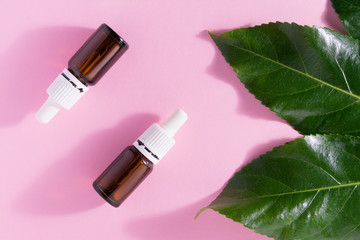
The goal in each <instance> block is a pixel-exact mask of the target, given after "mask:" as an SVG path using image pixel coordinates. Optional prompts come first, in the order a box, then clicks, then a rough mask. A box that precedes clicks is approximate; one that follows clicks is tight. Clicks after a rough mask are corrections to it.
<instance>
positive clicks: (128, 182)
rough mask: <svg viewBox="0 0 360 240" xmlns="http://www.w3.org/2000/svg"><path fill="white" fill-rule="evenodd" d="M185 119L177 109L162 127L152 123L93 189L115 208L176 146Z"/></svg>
mask: <svg viewBox="0 0 360 240" xmlns="http://www.w3.org/2000/svg"><path fill="white" fill-rule="evenodd" d="M186 120H187V115H186V113H185V112H184V111H183V110H181V109H179V110H177V111H176V112H174V113H173V114H172V115H171V116H170V118H168V119H167V120H166V121H165V122H164V123H163V124H162V125H158V124H157V123H154V124H152V125H151V126H150V127H149V128H148V129H147V130H146V131H145V132H144V133H143V134H142V135H141V136H140V137H139V138H138V139H137V140H136V141H135V142H134V144H133V145H132V146H128V147H127V148H125V149H124V151H122V153H120V155H119V156H118V157H117V158H116V159H115V160H114V161H113V162H112V163H111V164H110V165H109V167H108V168H106V169H105V171H104V172H103V173H102V174H101V175H100V176H99V177H98V178H97V179H96V180H95V181H94V183H93V187H94V188H95V190H96V191H97V192H98V193H99V194H100V196H101V197H102V198H104V199H105V200H106V201H107V202H108V203H110V204H111V205H112V206H114V207H118V206H119V205H120V204H121V203H122V202H123V201H124V200H125V199H126V198H127V197H128V196H129V195H130V193H131V192H132V191H133V190H134V189H135V188H136V187H137V186H138V185H139V184H140V183H141V182H142V181H143V180H144V179H145V178H146V177H147V176H148V175H149V174H150V172H151V171H152V169H153V165H154V164H157V163H158V162H159V161H160V160H161V159H162V158H163V157H164V155H165V154H166V153H167V152H168V151H169V150H170V148H171V147H172V146H173V145H174V144H175V140H174V139H173V136H174V135H175V133H176V132H177V131H178V130H179V128H180V127H181V126H182V125H183V124H184V123H185V121H186Z"/></svg>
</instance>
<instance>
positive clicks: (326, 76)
mask: <svg viewBox="0 0 360 240" xmlns="http://www.w3.org/2000/svg"><path fill="white" fill-rule="evenodd" d="M210 35H211V37H212V39H213V40H214V42H215V43H216V45H217V47H218V48H219V49H220V51H221V52H222V54H223V56H224V57H225V59H226V61H227V62H228V63H229V64H230V65H231V66H232V67H233V68H234V71H235V72H236V73H237V74H238V77H239V79H240V80H241V82H242V83H244V84H245V87H246V88H247V89H248V90H249V91H250V92H251V93H253V94H254V95H255V97H256V98H257V99H259V100H261V102H262V103H263V104H264V105H266V106H267V107H269V108H270V109H271V110H272V111H274V112H276V113H277V115H278V116H280V117H282V118H284V119H285V120H286V121H287V122H288V123H289V124H291V125H292V126H293V127H294V128H295V129H296V130H298V131H300V133H302V134H304V135H307V134H316V133H325V134H328V133H339V134H350V135H356V136H358V135H360V105H359V100H360V58H359V55H358V53H359V41H358V40H355V39H353V38H351V37H348V36H345V35H343V34H341V33H338V32H335V31H331V30H329V29H326V28H318V27H308V26H305V27H304V26H299V25H297V24H294V23H292V24H289V23H279V22H277V23H269V24H264V25H261V26H256V27H251V28H243V29H238V30H234V31H230V32H226V33H223V34H219V35H215V34H212V33H210Z"/></svg>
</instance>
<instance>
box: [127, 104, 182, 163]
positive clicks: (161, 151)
mask: <svg viewBox="0 0 360 240" xmlns="http://www.w3.org/2000/svg"><path fill="white" fill-rule="evenodd" d="M187 118H188V116H187V114H186V113H185V112H184V111H183V110H181V109H179V110H177V111H175V112H174V113H173V114H172V115H171V116H170V117H169V118H168V119H167V120H166V121H165V122H164V123H163V124H161V126H160V125H158V124H157V123H154V124H152V125H151V126H150V127H149V128H148V129H147V130H146V131H145V132H144V133H143V134H142V135H141V136H140V137H139V138H138V139H137V140H136V141H135V142H134V146H135V147H136V148H137V149H138V150H139V151H140V152H141V153H142V154H143V155H144V156H145V157H146V158H148V159H149V160H150V161H151V162H152V163H154V164H157V163H158V162H159V161H160V160H161V159H162V158H163V157H164V155H165V154H166V153H167V152H168V151H169V150H170V148H171V147H172V146H174V144H175V140H174V139H173V136H174V135H175V133H176V132H177V131H178V130H179V129H180V128H181V126H182V125H183V124H184V123H185V122H186V120H187Z"/></svg>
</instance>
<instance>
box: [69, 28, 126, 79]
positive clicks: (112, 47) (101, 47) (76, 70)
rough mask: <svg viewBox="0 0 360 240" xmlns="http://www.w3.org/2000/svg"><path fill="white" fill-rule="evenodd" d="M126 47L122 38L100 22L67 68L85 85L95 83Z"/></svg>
mask: <svg viewBox="0 0 360 240" xmlns="http://www.w3.org/2000/svg"><path fill="white" fill-rule="evenodd" d="M128 48H129V45H128V44H127V43H126V42H125V41H124V39H122V38H121V37H120V36H119V35H118V34H117V33H115V32H114V31H113V30H112V29H111V28H110V27H109V26H107V25H106V24H102V25H101V26H100V27H99V28H98V29H97V30H96V31H95V32H94V33H93V34H92V35H91V36H90V37H89V38H88V40H87V41H86V42H85V43H84V44H83V45H82V47H81V48H80V49H79V50H78V51H77V52H76V53H75V55H74V56H73V57H72V58H71V59H70V60H69V63H68V64H69V66H68V70H69V71H70V72H71V73H72V74H73V75H74V76H75V77H77V78H78V79H79V80H80V81H82V82H83V83H84V84H85V85H95V84H96V83H97V82H98V81H99V80H100V78H101V77H102V76H103V75H104V74H105V73H106V72H107V71H108V70H109V69H110V68H111V66H112V65H114V63H115V62H116V61H117V60H118V59H119V58H120V57H121V55H122V54H124V52H125V51H126V50H127V49H128Z"/></svg>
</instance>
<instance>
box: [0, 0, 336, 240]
mask: <svg viewBox="0 0 360 240" xmlns="http://www.w3.org/2000/svg"><path fill="white" fill-rule="evenodd" d="M0 13H1V15H0V16H1V17H0V18H1V31H2V37H1V40H0V41H1V44H0V73H1V78H0V84H1V87H0V99H1V100H0V110H1V118H0V159H1V166H0V177H1V178H0V182H1V189H2V193H1V194H2V196H1V198H0V211H1V217H0V221H1V223H0V239H37V240H40V239H53V240H57V239H59V240H60V239H61V240H63V239H86V240H88V239H106V238H109V239H125V240H132V239H134V240H137V239H139V240H141V239H157V240H165V239H166V240H168V239H172V240H174V239H175V240H177V239H230V240H231V239H246V240H248V239H249V240H251V239H254V240H255V239H256V240H260V239H268V238H266V237H264V236H261V235H258V234H256V233H254V232H253V231H251V230H249V229H247V228H245V227H243V226H242V225H241V224H239V223H234V222H233V221H232V220H229V219H227V218H225V217H224V216H222V215H220V214H218V213H216V212H213V211H211V210H207V211H205V212H204V213H202V214H201V215H200V216H199V218H198V219H197V220H196V221H194V220H193V218H194V216H195V214H196V212H197V211H198V210H199V209H200V208H202V207H204V206H206V205H207V204H209V203H210V202H211V201H212V200H213V199H214V198H215V196H216V195H217V194H218V193H219V191H220V190H221V188H222V187H223V186H224V184H225V182H226V181H227V180H228V179H229V178H230V177H231V176H232V174H233V173H234V171H235V170H236V169H239V168H240V167H241V166H243V165H244V164H246V163H247V162H249V161H250V160H251V159H253V158H255V157H257V156H258V155H259V154H261V153H264V152H265V151H268V150H271V148H272V147H274V146H277V145H279V144H282V143H284V142H286V141H289V140H291V139H294V138H296V137H299V135H298V134H297V133H296V132H295V131H294V130H292V129H291V127H289V126H288V125H287V124H286V123H284V121H282V120H281V119H279V118H278V117H276V116H275V114H273V113H272V112H270V111H269V110H268V109H267V108H265V107H264V106H262V105H261V104H260V103H259V102H258V101H257V100H255V99H254V97H253V96H252V95H251V94H249V93H248V92H247V91H246V89H245V88H244V87H243V86H242V85H241V84H240V83H239V81H238V79H237V78H236V75H235V73H234V72H233V71H232V69H231V68H230V67H229V66H228V65H227V64H226V63H225V61H224V59H223V58H222V56H221V54H220V53H219V51H217V49H216V48H215V46H214V44H213V43H212V41H211V40H210V38H209V36H208V34H207V30H211V31H214V32H223V31H225V30H230V29H234V28H238V27H247V26H252V25H255V24H261V23H265V22H269V21H288V22H297V23H299V24H307V25H318V26H328V27H331V28H336V29H338V28H339V27H340V26H341V24H340V23H339V21H338V20H337V17H336V15H335V14H334V11H333V10H332V9H331V7H330V4H329V3H328V2H327V1H325V0H318V1H313V0H306V1H305V0H296V1H295V0H293V1H288V0H274V1H268V0H241V1H239V0H221V1H220V0H219V1H215V0H214V1H209V0H203V1H200V0H198V1H194V0H191V1H190V0H189V1H185V0H183V1H167V0H162V1H160V0H158V1H145V0H144V1H130V0H128V1H119V0H102V1H89V0H86V1H85V0H81V1H69V0H61V1H45V0H38V1H6V2H5V1H2V2H1V8H0ZM103 22H105V23H107V24H109V25H110V26H111V27H112V28H113V29H114V30H116V31H117V32H118V33H119V34H120V35H121V36H122V37H123V38H124V39H125V40H126V41H127V42H128V43H129V44H130V49H129V51H128V52H127V53H125V55H124V56H123V57H122V58H121V59H120V60H119V62H117V63H116V64H115V65H114V67H113V68H112V69H111V70H110V71H109V72H108V73H107V74H106V75H105V77H104V78H103V79H102V80H101V81H100V83H99V84H98V85H96V86H95V87H93V88H91V89H90V90H89V92H88V93H87V94H86V95H85V96H84V98H83V99H81V100H80V101H79V102H78V103H77V104H76V105H75V106H74V107H73V108H72V109H71V110H69V111H67V110H62V111H61V112H60V113H59V114H58V115H57V116H56V117H55V118H54V119H53V120H52V121H51V122H50V123H49V124H47V125H43V124H41V123H39V122H37V121H36V119H35V113H36V111H37V109H38V108H39V107H40V106H41V104H42V102H43V101H45V100H46V98H47V95H46V88H47V87H48V86H49V85H50V83H51V82H52V81H53V80H54V78H55V77H56V76H57V75H58V74H59V73H60V72H61V70H62V69H63V68H64V67H66V66H67V65H66V64H67V61H68V59H69V58H70V57H71V56H72V54H73V53H74V52H75V51H76V50H77V49H78V48H79V47H80V46H81V45H82V43H83V42H84V41H85V40H86V38H87V37H88V36H89V35H90V34H91V33H92V31H93V30H94V29H95V28H97V27H98V26H99V25H100V24H101V23H103ZM177 108H183V109H184V110H185V111H186V112H187V113H188V115H189V120H188V122H187V123H186V125H185V126H184V127H183V128H182V130H181V131H180V132H179V133H178V134H177V135H176V141H177V144H176V145H175V147H174V148H173V149H172V150H171V151H170V152H169V153H168V155H167V156H166V157H165V158H164V159H163V160H162V161H161V162H160V163H159V164H158V165H156V166H155V169H154V171H153V172H152V174H151V175H150V176H149V177H148V179H147V180H146V181H145V182H144V183H143V184H142V185H141V186H140V187H139V188H138V189H137V190H136V191H135V192H134V193H133V194H132V195H131V196H130V197H129V198H128V199H127V201H126V202H125V203H124V204H123V205H122V206H120V208H118V209H115V208H113V207H111V206H110V205H108V204H107V203H105V201H103V200H102V199H101V198H100V197H99V196H98V195H97V194H96V192H95V191H94V190H93V189H92V186H91V184H92V182H93V180H94V179H95V178H96V177H97V176H98V175H99V174H100V173H101V172H102V171H103V170H104V168H105V167H106V166H107V165H108V164H109V163H110V162H111V161H112V160H113V159H114V158H115V157H116V156H117V154H119V153H120V152H121V151H122V149H124V148H125V147H126V146H127V145H129V144H131V143H132V142H133V141H134V140H135V139H136V138H137V137H138V136H139V135H140V134H141V133H142V132H143V131H144V130H145V129H146V128H147V127H148V126H150V124H151V123H152V122H154V121H160V122H161V121H162V120H164V119H165V118H166V117H167V116H169V115H170V114H171V113H172V112H173V111H174V110H175V109H177Z"/></svg>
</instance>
